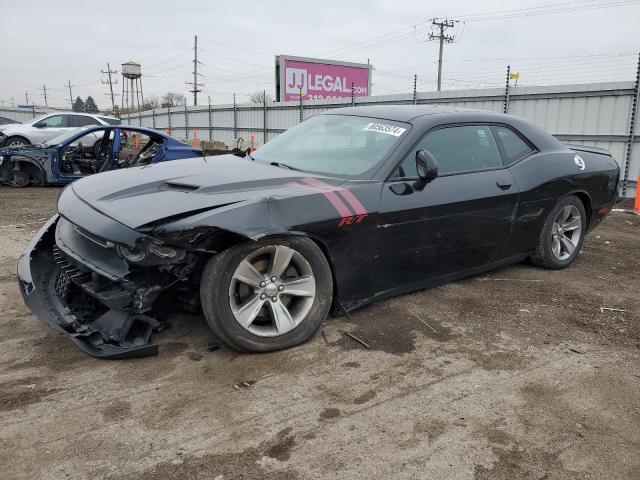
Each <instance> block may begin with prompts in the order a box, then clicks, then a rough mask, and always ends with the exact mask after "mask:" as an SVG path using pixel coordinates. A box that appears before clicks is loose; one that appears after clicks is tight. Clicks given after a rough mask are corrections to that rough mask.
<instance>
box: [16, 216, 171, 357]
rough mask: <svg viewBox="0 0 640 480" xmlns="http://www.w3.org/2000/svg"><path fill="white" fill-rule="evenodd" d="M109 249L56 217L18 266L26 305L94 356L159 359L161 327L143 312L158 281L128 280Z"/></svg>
mask: <svg viewBox="0 0 640 480" xmlns="http://www.w3.org/2000/svg"><path fill="white" fill-rule="evenodd" d="M94 214H95V212H94ZM106 218H108V217H106ZM108 221H111V222H114V221H113V220H111V219H108ZM115 228H119V229H121V230H122V229H127V230H129V232H122V231H121V232H120V233H121V234H123V235H125V236H126V235H127V234H133V233H135V234H137V235H139V234H138V233H137V232H135V231H134V230H131V229H128V228H127V227H125V226H124V225H121V224H118V226H116V227H115ZM108 247H109V246H108V245H105V244H104V242H101V241H100V239H99V237H92V235H91V234H89V232H87V231H84V230H83V229H81V228H80V227H78V226H76V225H74V224H73V223H72V222H71V221H69V220H68V219H66V218H65V217H61V216H59V215H55V216H54V217H52V218H51V219H50V220H49V221H48V222H47V223H46V224H45V225H44V226H43V227H42V228H41V230H40V231H39V232H38V234H37V235H36V236H35V237H34V238H33V239H32V240H31V242H30V243H29V245H28V246H27V248H26V250H25V251H24V253H23V254H22V256H21V257H20V259H19V261H18V281H19V285H20V291H21V293H22V296H23V297H24V301H25V303H26V304H27V306H28V307H29V308H30V309H31V311H32V312H33V313H34V314H35V315H36V316H37V317H38V318H39V319H40V320H41V321H43V322H44V323H46V324H47V325H48V326H49V327H51V328H53V329H54V330H57V331H59V332H62V333H64V334H66V335H67V336H68V337H69V338H70V339H71V340H72V341H73V342H74V343H75V344H76V345H77V346H78V347H79V348H80V349H81V350H82V351H84V352H85V353H87V354H89V355H91V356H93V357H98V358H113V359H123V358H133V357H145V356H150V355H157V353H158V345H157V344H156V343H154V342H153V341H152V333H153V332H154V331H155V330H157V329H158V328H159V327H160V326H161V324H160V322H158V321H157V320H155V319H154V318H152V317H150V316H147V315H145V313H147V312H148V311H150V310H151V305H152V304H153V302H154V300H155V299H156V298H157V296H158V295H159V293H160V291H162V287H160V286H158V285H157V283H158V282H157V281H156V280H157V279H154V282H149V283H145V281H135V282H134V281H129V280H127V278H128V274H129V271H128V266H127V263H126V261H124V260H123V259H121V258H119V257H118V256H117V254H116V252H115V250H114V249H113V248H108ZM153 283H156V285H155V287H154V285H153Z"/></svg>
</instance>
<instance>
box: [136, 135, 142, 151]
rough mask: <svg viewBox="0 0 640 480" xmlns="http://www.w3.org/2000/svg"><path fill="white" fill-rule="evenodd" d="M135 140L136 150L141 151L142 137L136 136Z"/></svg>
mask: <svg viewBox="0 0 640 480" xmlns="http://www.w3.org/2000/svg"><path fill="white" fill-rule="evenodd" d="M134 138H135V146H136V150H140V148H141V147H142V140H140V135H136V136H135V137H134Z"/></svg>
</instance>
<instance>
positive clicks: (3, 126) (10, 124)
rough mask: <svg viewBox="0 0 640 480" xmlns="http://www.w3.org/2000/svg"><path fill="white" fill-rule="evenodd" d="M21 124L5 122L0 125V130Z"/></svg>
mask: <svg viewBox="0 0 640 480" xmlns="http://www.w3.org/2000/svg"><path fill="white" fill-rule="evenodd" d="M21 125H22V124H21V123H5V124H4V125H0V132H2V133H4V131H5V130H7V129H8V128H14V127H19V126H21Z"/></svg>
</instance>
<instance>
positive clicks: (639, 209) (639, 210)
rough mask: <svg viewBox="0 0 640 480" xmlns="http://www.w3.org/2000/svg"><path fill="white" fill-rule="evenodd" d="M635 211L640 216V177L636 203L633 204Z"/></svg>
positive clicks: (637, 185)
mask: <svg viewBox="0 0 640 480" xmlns="http://www.w3.org/2000/svg"><path fill="white" fill-rule="evenodd" d="M633 210H634V211H635V212H636V213H637V214H638V215H640V177H638V181H637V182H636V201H635V202H634V204H633Z"/></svg>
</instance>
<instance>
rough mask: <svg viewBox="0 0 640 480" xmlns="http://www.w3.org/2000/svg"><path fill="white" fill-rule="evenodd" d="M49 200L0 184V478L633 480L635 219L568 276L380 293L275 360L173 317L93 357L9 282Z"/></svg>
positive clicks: (638, 224)
mask: <svg viewBox="0 0 640 480" xmlns="http://www.w3.org/2000/svg"><path fill="white" fill-rule="evenodd" d="M58 192H59V191H58V190H56V189H24V190H10V189H6V188H0V247H1V248H0V307H1V308H0V332H2V335H1V336H0V465H1V467H0V470H1V471H2V474H0V476H1V477H2V478H7V479H14V478H25V479H35V478H55V479H58V478H72V479H75V478H114V479H115V478H117V479H120V478H130V479H178V478H180V479H183V478H202V479H205V478H206V479H217V480H220V479H236V478H242V479H254V478H258V479H304V478H336V479H338V478H340V479H343V478H348V479H371V478H383V479H388V478H394V479H395V478H398V479H413V478H438V479H471V478H475V479H509V480H511V479H520V478H526V479H578V478H580V479H585V478H586V479H603V478H607V479H618V478H619V479H623V478H624V479H637V478H640V357H639V355H640V348H639V347H640V323H639V321H640V318H639V313H638V312H639V307H640V295H639V288H640V242H639V241H638V238H639V235H640V218H639V217H636V216H633V215H629V214H625V213H613V214H612V215H611V216H610V217H609V218H608V219H607V220H606V221H605V223H604V224H603V225H602V226H600V227H599V228H598V229H597V230H596V231H594V232H593V233H592V234H591V235H590V236H589V237H587V240H586V242H585V244H584V247H583V250H582V253H581V255H580V256H579V257H578V259H577V260H576V262H575V264H574V265H573V266H572V267H570V268H569V269H566V270H563V271H548V270H542V269H539V268H535V267H533V266H531V265H529V264H526V263H523V264H519V265H516V266H513V267H509V268H505V269H501V270H497V271H494V272H490V273H488V274H484V275H481V276H477V277H472V278H469V279H465V280H462V281H458V282H454V283H451V284H448V285H445V286H443V287H439V288H435V289H431V290H427V291H423V292H419V293H415V294H412V295H406V296H402V297H398V298H395V299H392V300H389V301H385V302H381V303H378V304H376V305H373V306H370V307H368V308H364V309H362V310H360V311H358V312H356V313H354V314H352V315H351V318H347V319H345V318H338V319H329V320H327V322H326V323H325V325H324V326H323V329H322V330H323V332H324V338H323V335H320V334H318V335H316V337H315V338H314V339H312V340H311V341H310V342H309V343H307V344H305V345H303V346H301V347H298V348H294V349H291V350H288V351H284V352H276V353H271V354H263V355H239V354H237V353H235V352H233V351H230V350H227V349H221V350H217V351H208V350H207V341H208V339H209V338H210V337H209V333H208V330H207V327H206V325H205V322H204V320H203V318H202V317H200V316H185V315H177V316H176V317H175V318H174V321H173V324H172V328H170V329H169V330H167V331H165V332H163V333H161V334H160V335H158V337H157V339H158V341H159V343H160V350H161V352H160V355H159V356H157V357H152V358H147V359H138V360H130V361H98V360H95V359H92V358H90V357H87V356H86V355H84V354H83V353H81V352H80V351H79V350H77V349H76V348H75V347H73V346H72V345H71V344H70V343H69V342H68V340H66V339H65V338H63V337H61V336H59V335H58V334H56V333H54V332H52V331H50V330H48V329H47V328H46V327H44V326H43V325H42V324H40V322H39V321H38V320H37V319H36V318H35V317H34V316H33V315H31V314H30V313H29V311H28V310H27V309H26V307H25V306H24V305H23V303H22V300H21V298H20V294H19V292H18V288H17V285H16V282H15V276H14V275H13V272H14V271H15V263H16V259H17V257H18V255H19V253H20V251H21V250H22V248H23V247H24V245H25V244H26V243H27V241H28V239H29V238H30V237H31V236H32V235H33V233H34V231H35V230H36V229H37V227H38V225H39V224H41V223H43V219H44V218H46V217H48V216H49V215H50V214H51V213H52V212H53V211H54V209H55V199H56V197H57V194H58ZM600 307H611V308H617V309H621V310H624V311H608V310H604V311H601V309H600ZM421 320H422V321H421ZM423 322H425V323H423ZM341 331H349V332H351V333H352V334H354V335H356V336H357V337H359V338H361V339H363V340H365V341H366V342H367V343H368V344H369V345H370V346H371V348H369V349H367V348H365V347H363V346H362V345H360V344H359V343H357V342H356V341H354V340H352V339H351V338H349V337H346V336H345V335H344V334H343V333H341ZM242 382H245V383H242Z"/></svg>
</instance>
